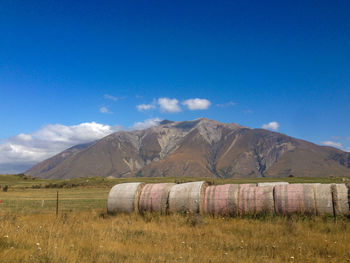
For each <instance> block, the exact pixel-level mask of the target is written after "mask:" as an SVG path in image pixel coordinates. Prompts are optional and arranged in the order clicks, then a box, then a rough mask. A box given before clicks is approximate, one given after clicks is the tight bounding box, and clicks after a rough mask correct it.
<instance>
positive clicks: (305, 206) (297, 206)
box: [274, 184, 319, 215]
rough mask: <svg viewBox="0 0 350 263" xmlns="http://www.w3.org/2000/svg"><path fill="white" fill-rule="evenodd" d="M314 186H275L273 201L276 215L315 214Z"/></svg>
mask: <svg viewBox="0 0 350 263" xmlns="http://www.w3.org/2000/svg"><path fill="white" fill-rule="evenodd" d="M316 185H319V184H316ZM314 186H315V184H289V185H277V186H275V191H274V199H275V212H276V214H277V215H291V214H293V213H300V214H316V203H315V193H314Z"/></svg>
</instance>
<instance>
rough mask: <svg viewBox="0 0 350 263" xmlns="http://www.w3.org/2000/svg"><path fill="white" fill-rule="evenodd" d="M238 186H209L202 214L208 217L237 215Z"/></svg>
mask: <svg viewBox="0 0 350 263" xmlns="http://www.w3.org/2000/svg"><path fill="white" fill-rule="evenodd" d="M238 188H239V186H238V184H225V185H213V186H209V187H207V189H206V192H205V201H204V213H205V214H210V215H222V216H225V215H230V216H234V215H237V211H238Z"/></svg>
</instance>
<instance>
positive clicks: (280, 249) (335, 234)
mask: <svg viewBox="0 0 350 263" xmlns="http://www.w3.org/2000/svg"><path fill="white" fill-rule="evenodd" d="M0 220H1V224H0V261H1V262H350V234H349V233H350V226H349V222H347V221H338V222H337V223H334V222H333V221H332V220H330V219H322V218H304V219H303V218H297V219H295V220H292V219H287V218H277V217H276V218H274V217H272V218H267V219H266V218H265V219H248V218H244V219H242V218H211V217H202V216H195V215H168V216H159V215H149V214H148V215H144V216H140V215H123V214H121V215H116V216H108V215H106V214H105V213H104V210H99V209H97V210H91V211H84V212H80V213H77V212H72V213H64V214H61V215H60V216H59V217H58V218H56V217H55V216H54V215H51V214H37V215H34V214H31V215H20V216H17V215H16V214H4V215H1V216H0Z"/></svg>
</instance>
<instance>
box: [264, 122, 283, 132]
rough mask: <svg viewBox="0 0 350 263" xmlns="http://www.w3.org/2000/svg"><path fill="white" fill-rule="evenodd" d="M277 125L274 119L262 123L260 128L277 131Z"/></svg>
mask: <svg viewBox="0 0 350 263" xmlns="http://www.w3.org/2000/svg"><path fill="white" fill-rule="evenodd" d="M279 127H280V125H279V124H278V122H276V121H272V122H269V123H267V124H263V126H261V128H263V129H266V130H273V131H277V130H278V128H279Z"/></svg>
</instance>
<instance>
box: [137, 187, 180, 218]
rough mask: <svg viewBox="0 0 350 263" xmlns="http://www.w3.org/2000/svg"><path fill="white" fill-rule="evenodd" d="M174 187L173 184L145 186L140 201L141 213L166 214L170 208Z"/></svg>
mask: <svg viewBox="0 0 350 263" xmlns="http://www.w3.org/2000/svg"><path fill="white" fill-rule="evenodd" d="M174 185H175V184H173V183H161V184H147V185H145V187H144V188H143V189H142V192H141V195H140V199H139V211H140V212H145V211H148V212H160V213H165V212H166V211H167V208H168V198H169V192H170V189H171V187H172V186H174Z"/></svg>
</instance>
